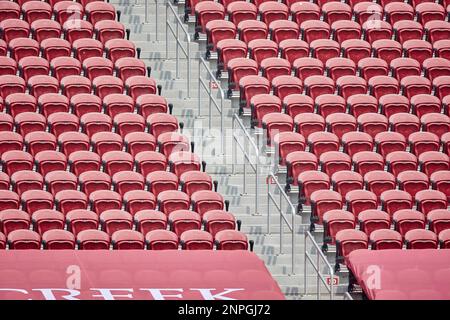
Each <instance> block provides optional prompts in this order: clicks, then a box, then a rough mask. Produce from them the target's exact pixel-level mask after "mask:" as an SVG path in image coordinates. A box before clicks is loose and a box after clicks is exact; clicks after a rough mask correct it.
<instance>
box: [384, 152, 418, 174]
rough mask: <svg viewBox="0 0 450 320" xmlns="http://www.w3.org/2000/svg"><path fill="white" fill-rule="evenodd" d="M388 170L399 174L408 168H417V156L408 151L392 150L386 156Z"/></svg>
mask: <svg viewBox="0 0 450 320" xmlns="http://www.w3.org/2000/svg"><path fill="white" fill-rule="evenodd" d="M386 164H387V167H388V171H389V172H391V173H392V174H394V175H395V176H397V175H398V174H399V173H400V172H403V171H406V170H417V166H418V161H417V157H416V156H415V155H413V154H411V153H409V152H406V151H395V152H391V153H389V154H388V155H387V156H386Z"/></svg>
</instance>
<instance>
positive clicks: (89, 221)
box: [66, 209, 99, 236]
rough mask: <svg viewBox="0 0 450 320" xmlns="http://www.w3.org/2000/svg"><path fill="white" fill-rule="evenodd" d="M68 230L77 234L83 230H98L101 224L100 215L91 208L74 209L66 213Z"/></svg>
mask: <svg viewBox="0 0 450 320" xmlns="http://www.w3.org/2000/svg"><path fill="white" fill-rule="evenodd" d="M66 221H67V230H69V231H70V232H72V233H73V234H74V235H75V236H77V235H78V233H80V232H81V231H83V230H90V229H93V230H97V229H98V224H99V218H98V215H97V214H96V213H95V212H92V211H89V210H80V209H76V210H72V211H69V212H68V213H67V215H66Z"/></svg>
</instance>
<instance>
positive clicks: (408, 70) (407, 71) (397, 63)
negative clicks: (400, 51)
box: [390, 58, 421, 81]
mask: <svg viewBox="0 0 450 320" xmlns="http://www.w3.org/2000/svg"><path fill="white" fill-rule="evenodd" d="M390 67H391V71H392V75H394V76H395V77H396V78H397V80H398V81H400V80H402V79H403V78H405V77H408V76H420V73H421V68H420V63H419V62H418V61H417V60H414V59H411V58H396V59H394V60H392V61H391V63H390Z"/></svg>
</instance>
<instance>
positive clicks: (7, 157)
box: [1, 150, 34, 175]
mask: <svg viewBox="0 0 450 320" xmlns="http://www.w3.org/2000/svg"><path fill="white" fill-rule="evenodd" d="M1 164H2V169H3V171H4V172H6V173H7V174H8V175H12V174H13V173H14V172H17V171H20V170H32V169H33V164H34V162H33V156H32V155H30V154H29V153H27V152H25V151H20V150H11V151H7V152H4V153H3V154H2V156H1Z"/></svg>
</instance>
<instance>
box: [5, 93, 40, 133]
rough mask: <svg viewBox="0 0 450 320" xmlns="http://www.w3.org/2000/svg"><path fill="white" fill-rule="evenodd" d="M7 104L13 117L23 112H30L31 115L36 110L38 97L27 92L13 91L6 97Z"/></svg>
mask: <svg viewBox="0 0 450 320" xmlns="http://www.w3.org/2000/svg"><path fill="white" fill-rule="evenodd" d="M5 106H6V109H7V110H8V111H9V113H10V114H11V115H12V116H13V117H16V116H17V115H18V114H20V113H23V112H26V113H29V114H30V116H31V113H34V112H36V98H35V97H33V96H32V95H29V94H25V93H13V94H10V95H9V96H7V97H6V99H5ZM44 121H45V118H44ZM16 125H17V124H16ZM35 131H38V130H35ZM42 131H43V130H42Z"/></svg>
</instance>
